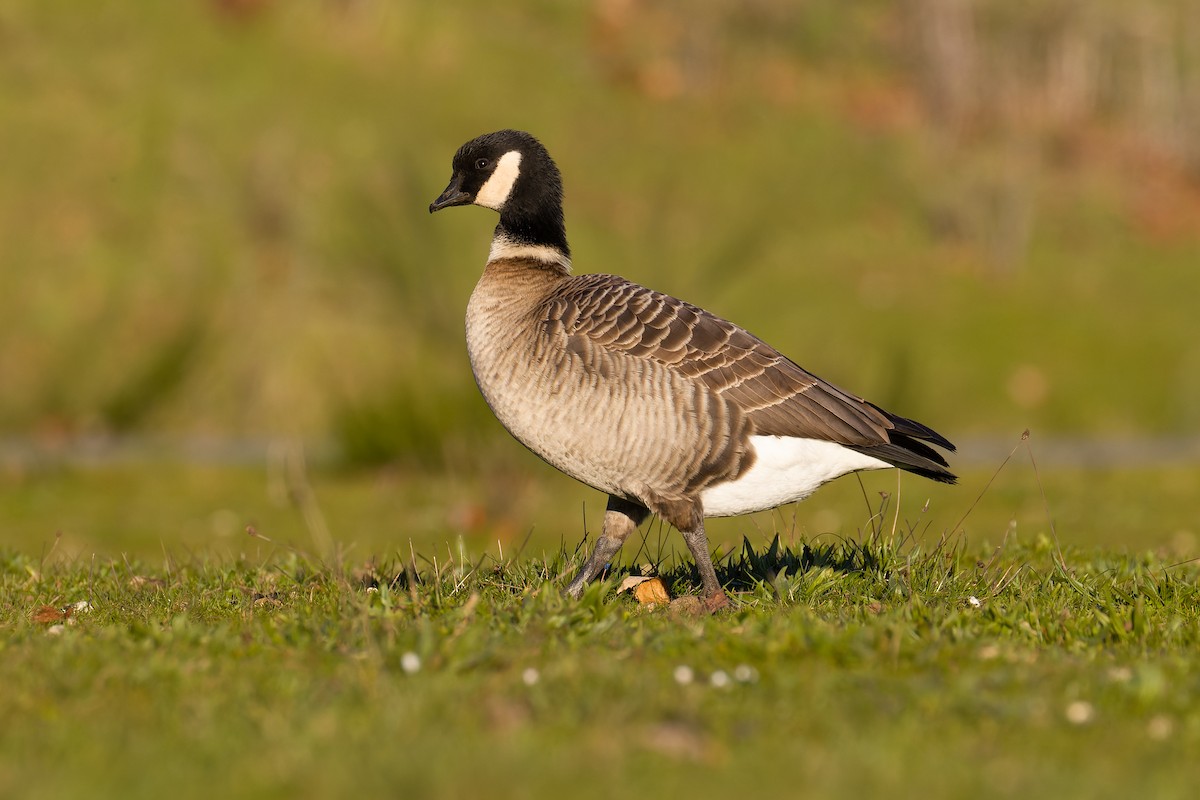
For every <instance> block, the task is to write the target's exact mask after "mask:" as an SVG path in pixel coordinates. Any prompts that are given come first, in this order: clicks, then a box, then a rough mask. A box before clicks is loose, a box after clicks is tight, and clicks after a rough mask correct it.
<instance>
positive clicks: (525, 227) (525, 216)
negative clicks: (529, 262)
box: [496, 205, 571, 258]
mask: <svg viewBox="0 0 1200 800" xmlns="http://www.w3.org/2000/svg"><path fill="white" fill-rule="evenodd" d="M496 232H497V233H498V234H499V233H502V234H503V235H504V236H506V237H508V239H510V240H511V241H514V242H519V243H520V244H530V245H544V246H546V247H553V248H555V249H556V250H559V251H561V252H562V254H563V255H564V256H566V257H567V258H570V257H571V248H570V247H569V246H568V245H567V228H566V224H565V222H564V221H563V212H562V206H561V205H559V206H551V207H548V208H547V207H543V208H540V209H521V208H519V207H518V208H509V207H505V209H504V210H503V211H501V212H500V224H499V225H498V226H496Z"/></svg>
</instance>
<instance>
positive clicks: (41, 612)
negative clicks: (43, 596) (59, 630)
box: [31, 606, 74, 624]
mask: <svg viewBox="0 0 1200 800" xmlns="http://www.w3.org/2000/svg"><path fill="white" fill-rule="evenodd" d="M72 611H74V609H73V608H71V607H70V606H67V607H66V608H56V607H54V606H38V607H37V608H36V609H34V611H33V614H32V615H31V619H33V621H34V622H40V623H42V624H46V623H51V622H62V621H64V620H66V619H67V618H68V617H70V616H71V612H72Z"/></svg>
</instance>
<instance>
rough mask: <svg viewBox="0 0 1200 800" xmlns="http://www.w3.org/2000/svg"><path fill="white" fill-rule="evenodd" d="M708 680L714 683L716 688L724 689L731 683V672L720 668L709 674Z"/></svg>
mask: <svg viewBox="0 0 1200 800" xmlns="http://www.w3.org/2000/svg"><path fill="white" fill-rule="evenodd" d="M708 682H709V683H711V684H712V685H713V688H714V689H724V688H725V687H727V686H728V685H729V673H728V672H726V671H725V670H723V669H719V670H717V671H716V672H714V673H713V674H712V675H710V676H709V678H708Z"/></svg>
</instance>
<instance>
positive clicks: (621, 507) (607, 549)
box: [567, 495, 703, 599]
mask: <svg viewBox="0 0 1200 800" xmlns="http://www.w3.org/2000/svg"><path fill="white" fill-rule="evenodd" d="M649 513H650V510H649V509H647V508H646V507H645V506H642V505H639V504H637V503H631V502H630V501H628V500H625V499H623V498H620V497H615V496H613V495H609V497H608V510H607V511H605V513H604V528H603V530H602V531H601V532H600V538H599V539H597V540H596V547H595V548H594V549H593V550H592V555H591V556H590V557H589V558H588V560H587V563H586V564H584V565H583V569H581V570H579V574H578V575H576V576H575V580H573V581H571V583H570V585H569V586H567V594H569V595H570V596H571V597H574V598H576V599H578V598H579V596H580V595H581V594H583V587H585V586H587V584H588V582H589V581H590V580H591V579H592V578H594V577H596V576H597V575H599V574H600V573H601V572H603V571H604V568H605V567H606V566H607V565H608V563H609V562H610V561H611V560H612V557H613V556H615V555H616V554H617V551H618V550H620V549H621V545H623V544H624V543H625V540H626V539H627V538H629V534H631V533H633V532H634V531H636V530H637V528H638V525H641V524H642V520H644V519H646V516H647V515H648V514H649ZM701 535H703V534H701Z"/></svg>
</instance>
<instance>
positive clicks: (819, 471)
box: [700, 436, 892, 517]
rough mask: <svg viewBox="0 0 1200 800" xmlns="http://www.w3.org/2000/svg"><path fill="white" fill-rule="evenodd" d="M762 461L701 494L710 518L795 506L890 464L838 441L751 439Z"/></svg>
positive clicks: (757, 437) (705, 513)
mask: <svg viewBox="0 0 1200 800" xmlns="http://www.w3.org/2000/svg"><path fill="white" fill-rule="evenodd" d="M750 443H751V444H752V445H753V446H754V450H755V453H756V455H757V458H756V459H755V461H754V465H753V466H752V467H751V468H750V469H749V470H747V471H746V472H745V473H743V474H742V475H741V477H739V478H738V479H737V480H733V481H726V482H724V483H719V484H715V485H713V486H710V487H709V488H707V489H705V490H704V491H703V492H702V493H701V494H700V500H701V502H702V503H703V504H704V516H706V517H736V516H739V515H741V514H750V513H753V512H755V511H765V510H766V509H769V508H775V507H777V506H782V505H786V504H788V503H794V502H796V501H798V500H803V499H804V498H805V497H808V496H809V495H810V494H812V493H813V492H814V491H816V490H817V488H818V487H819V486H821V485H822V484H824V483H827V482H828V481H831V480H833V479H834V478H837V477H840V476H842V475H845V474H847V473H850V472H857V471H858V470H864V469H885V468H887V467H890V466H892V465H891V464H888V463H887V462H886V461H880V460H879V459H878V458H872V457H871V456H868V455H864V454H863V453H859V452H858V451H856V450H851V449H850V448H848V447H843V446H842V445H840V444H837V443H835V442H825V441H820V440H817V439H798V438H793V437H789V436H751V437H750Z"/></svg>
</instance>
